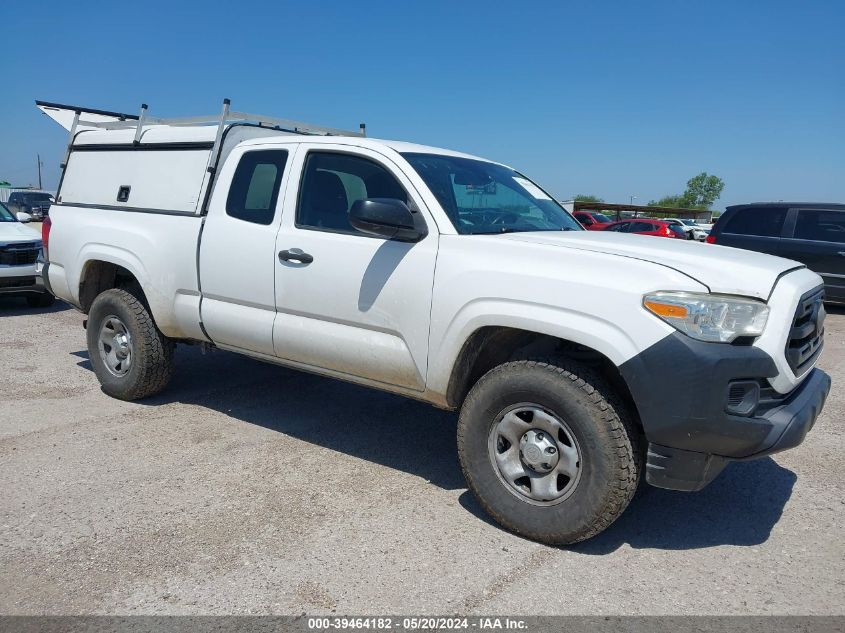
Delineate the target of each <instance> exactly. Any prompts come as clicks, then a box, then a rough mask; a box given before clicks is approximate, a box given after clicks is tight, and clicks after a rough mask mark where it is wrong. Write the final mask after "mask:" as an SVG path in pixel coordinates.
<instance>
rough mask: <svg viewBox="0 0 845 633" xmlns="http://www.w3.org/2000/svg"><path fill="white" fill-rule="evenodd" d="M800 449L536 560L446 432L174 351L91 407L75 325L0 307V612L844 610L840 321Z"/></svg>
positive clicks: (653, 505) (70, 314)
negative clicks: (123, 390)
mask: <svg viewBox="0 0 845 633" xmlns="http://www.w3.org/2000/svg"><path fill="white" fill-rule="evenodd" d="M831 311H832V312H833V314H831V315H830V316H829V318H828V337H827V347H826V350H825V352H824V356H823V358H822V361H821V366H822V367H823V368H825V369H826V370H827V371H828V372H830V373H831V374H832V376H833V380H834V388H833V392H832V394H831V397H830V399H829V400H828V404H827V407H826V409H825V411H824V414H823V415H822V417H821V418H820V419H819V421H818V423H817V425H816V427H815V429H814V430H813V432H812V433H811V434H810V435H809V436H808V438H807V440H806V441H805V443H804V444H803V445H802V446H800V447H798V448H797V449H795V450H792V451H790V452H787V453H783V454H780V455H776V456H775V457H774V458H766V459H762V460H758V461H755V462H747V463H740V464H733V465H731V466H730V467H729V468H728V469H727V470H726V471H725V472H724V473H723V474H722V475H721V476H720V477H719V478H718V479H717V480H716V481H715V482H714V483H713V484H711V485H710V487H709V488H707V489H705V490H704V491H702V492H700V493H692V494H684V493H675V492H668V491H663V490H657V489H654V488H651V487H648V486H643V487H642V488H641V490H640V492H639V493H638V495H637V497H636V498H635V499H634V501H633V503H632V505H631V507H630V508H629V509H628V510H627V512H626V513H625V514H624V515H623V516H622V518H621V519H620V520H619V521H618V522H617V523H616V524H615V525H614V526H612V527H611V528H610V529H609V530H608V531H606V532H605V533H604V534H602V535H600V536H598V537H597V538H595V539H593V540H591V541H589V542H587V543H583V544H581V545H579V546H576V547H570V548H549V547H545V546H542V545H538V544H536V543H532V542H529V541H526V540H523V539H520V538H518V537H516V536H513V535H511V534H509V533H507V532H505V531H503V530H501V529H499V528H498V527H497V526H496V525H494V524H492V523H491V522H490V521H489V520H488V519H487V518H486V517H485V516H484V515H483V513H482V512H481V510H480V508H479V506H478V505H477V504H476V503H475V501H474V500H473V498H472V497H471V496H470V494H469V493H468V492H467V491H466V488H465V485H464V482H463V478H462V476H461V472H460V469H459V467H458V461H457V456H456V447H455V416H454V415H453V414H449V413H445V412H442V411H437V410H435V409H432V408H429V407H428V406H426V405H423V404H420V403H416V402H412V401H409V400H404V399H402V398H399V397H396V396H392V395H387V394H382V393H378V392H374V391H369V390H366V389H363V388H360V387H355V386H352V385H348V384H345V383H341V382H337V381H333V380H329V379H325V378H319V377H315V376H311V375H307V374H301V373H297V372H293V371H289V370H286V369H283V368H279V367H273V366H270V365H266V364H262V363H259V362H256V361H252V360H249V359H246V358H242V357H239V356H236V355H234V354H228V353H224V352H215V353H212V354H209V355H206V356H203V355H202V354H200V352H199V350H197V349H195V348H187V347H180V348H179V351H178V353H177V373H176V378H175V379H174V381H173V383H172V384H171V386H170V388H169V389H168V390H167V391H166V393H165V394H163V395H161V396H159V397H157V398H155V399H153V400H149V401H145V402H143V403H134V404H129V403H123V402H119V401H117V400H112V399H110V398H108V397H107V396H105V395H104V394H103V393H102V392H101V391H100V389H99V387H98V383H97V380H96V378H95V377H94V374H93V373H92V372H91V366H90V363H89V361H88V360H87V352H86V350H85V339H84V334H83V330H82V328H81V322H82V315H80V314H79V313H77V312H75V311H74V310H72V309H67V308H66V307H64V306H58V305H57V306H55V307H54V308H52V309H49V310H41V311H39V310H31V309H28V308H27V307H26V305H25V304H24V303H23V302H22V301H18V300H12V299H0V368H2V377H3V379H2V381H0V402H2V408H0V570H2V573H0V613H4V614H12V613H14V614H36V613H48V614H90V613H119V614H141V613H143V614H152V613H156V614H198V613H208V614H223V613H277V614H299V613H303V612H307V613H331V612H337V613H355V614H374V613H383V614H384V613H393V614H419V613H502V614H526V615H528V614H749V613H750V614H808V615H809V614H843V613H845V609H843V605H845V545H843V538H842V534H843V533H842V526H843V525H845V477H843V474H842V473H843V472H845V459H843V458H845V450H843V448H845V444H843V414H845V390H843V388H842V384H843V383H845V353H843V351H845V311H842V310H839V311H834V310H831Z"/></svg>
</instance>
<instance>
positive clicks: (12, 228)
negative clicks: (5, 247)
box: [0, 222, 41, 244]
mask: <svg viewBox="0 0 845 633" xmlns="http://www.w3.org/2000/svg"><path fill="white" fill-rule="evenodd" d="M36 240H37V241H39V242H40V241H41V235H40V234H39V233H38V231H36V230H35V229H31V228H29V227H28V226H27V225H26V224H23V223H22V222H0V244H8V243H10V242H33V241H36Z"/></svg>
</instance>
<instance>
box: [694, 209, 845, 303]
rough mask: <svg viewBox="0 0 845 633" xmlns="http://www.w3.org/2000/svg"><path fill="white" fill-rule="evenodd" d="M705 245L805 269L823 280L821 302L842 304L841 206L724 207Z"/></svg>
mask: <svg viewBox="0 0 845 633" xmlns="http://www.w3.org/2000/svg"><path fill="white" fill-rule="evenodd" d="M707 241H708V242H709V243H710V244H721V245H722V246H736V247H738V248H748V249H750V250H753V251H760V252H761V253H769V254H770V255H778V256H779V257H786V258H787V259H794V260H796V261H799V262H801V263H802V264H806V266H807V268H809V269H810V270H813V271H815V272H817V273H818V274H820V275H821V276H822V278H823V279H824V287H825V301H830V302H832V303H845V204H818V203H811V202H758V203H754V204H740V205H736V206H733V207H728V208H727V210H726V211H725V213H723V214H722V216H721V217H720V218H719V219H718V221H717V222H716V224H715V225H714V226H713V229H712V230H711V231H710V236H709V237H708V238H707Z"/></svg>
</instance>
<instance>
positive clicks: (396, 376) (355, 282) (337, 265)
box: [273, 144, 438, 391]
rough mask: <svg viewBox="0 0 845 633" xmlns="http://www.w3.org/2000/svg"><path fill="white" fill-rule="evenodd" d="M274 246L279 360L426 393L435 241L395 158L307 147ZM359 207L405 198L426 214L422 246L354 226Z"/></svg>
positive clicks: (349, 149) (345, 149)
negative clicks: (365, 202)
mask: <svg viewBox="0 0 845 633" xmlns="http://www.w3.org/2000/svg"><path fill="white" fill-rule="evenodd" d="M294 162H295V165H294V167H293V173H294V174H296V176H295V180H296V182H299V183H301V185H300V190H298V191H297V190H295V188H294V187H290V188H289V191H288V195H287V196H286V197H285V205H284V214H283V215H284V217H283V220H282V226H281V229H280V231H279V235H278V239H277V242H276V250H277V251H278V254H277V261H276V309H277V315H276V321H275V325H274V327H273V344H274V349H275V354H276V355H277V356H278V357H280V358H284V359H287V360H291V361H295V362H296V363H301V364H303V365H305V366H308V367H314V368H320V369H328V370H331V371H333V372H338V373H340V374H347V375H350V376H355V377H360V378H365V379H367V380H370V381H373V382H376V383H382V384H387V385H395V386H399V387H403V388H408V389H412V390H419V391H421V390H423V389H424V388H425V375H426V369H427V365H428V333H429V321H430V318H429V315H430V312H431V292H432V283H433V279H434V264H435V260H436V257H437V241H438V233H437V231H436V228H435V224H434V222H433V221H432V220H431V217H430V216H429V215H428V212H427V209H426V208H425V207H424V205H423V204H422V200H421V198H420V196H419V195H418V194H417V192H416V190H415V189H414V187H413V185H412V184H411V182H410V181H409V180H408V178H407V177H406V176H405V174H404V173H403V172H402V170H401V169H400V168H399V167H398V166H397V165H396V164H395V163H393V162H392V161H391V160H390V159H389V158H387V157H385V156H383V155H381V154H379V153H378V152H375V151H371V150H367V149H363V148H352V147H350V146H344V145H323V144H320V145H316V144H314V145H311V146H308V145H305V144H303V145H301V146H300V149H299V150H298V153H297V157H296V160H295V161H294ZM363 198H399V199H402V200H403V201H405V202H407V203H408V204H409V205H414V206H416V208H417V209H418V210H419V211H420V212H421V213H422V214H423V217H424V218H425V219H426V223H427V225H428V230H429V233H428V235H427V236H426V237H425V238H423V239H422V240H421V241H419V242H416V243H413V244H412V243H403V242H396V241H390V240H385V239H382V238H378V237H373V236H370V235H366V234H364V233H361V232H359V231H358V230H356V229H355V228H353V227H352V226H351V225H350V224H349V220H348V214H349V209H350V208H351V206H352V204H353V203H354V202H355V201H356V200H359V199H363Z"/></svg>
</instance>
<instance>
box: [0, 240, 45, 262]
mask: <svg viewBox="0 0 845 633" xmlns="http://www.w3.org/2000/svg"><path fill="white" fill-rule="evenodd" d="M39 250H40V246H39V244H38V243H37V242H32V243H23V244H9V245H8V246H2V247H0V266H27V265H30V264H34V263H35V260H36V259H38V251H39Z"/></svg>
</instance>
